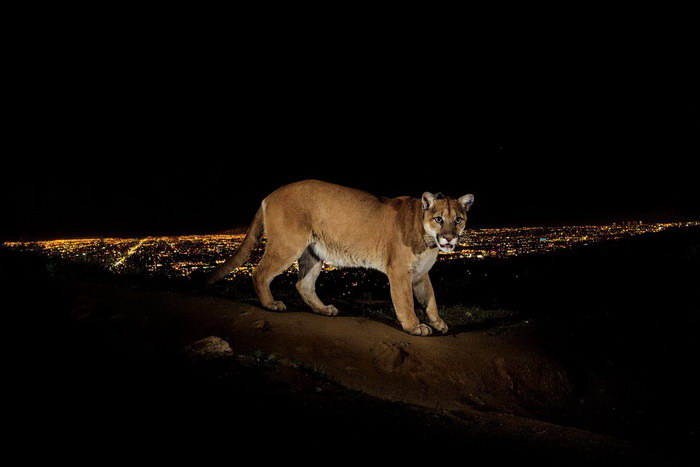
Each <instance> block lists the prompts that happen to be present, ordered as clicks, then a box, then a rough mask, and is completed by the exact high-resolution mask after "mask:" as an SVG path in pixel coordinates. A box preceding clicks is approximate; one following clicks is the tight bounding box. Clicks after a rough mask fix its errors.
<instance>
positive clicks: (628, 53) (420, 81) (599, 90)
mask: <svg viewBox="0 0 700 467" xmlns="http://www.w3.org/2000/svg"><path fill="white" fill-rule="evenodd" d="M321 42H322V41H321ZM555 42H556V41H555ZM213 43H217V42H216V41H214V40H211V41H210V40H209V38H200V39H199V40H198V41H195V42H194V43H190V42H187V41H182V42H179V41H174V40H168V41H164V40H162V38H158V37H156V38H150V37H143V36H141V37H140V38H139V40H135V39H134V40H131V41H127V40H123V38H121V39H120V40H117V39H114V40H111V39H106V38H105V37H100V38H99V40H87V39H86V38H85V37H84V36H76V37H73V38H72V39H69V40H68V41H67V42H65V43H62V45H61V46H60V47H59V46H50V45H45V44H44V45H43V46H42V47H40V48H39V50H38V53H37V54H35V55H33V56H32V60H31V64H32V65H31V67H27V68H25V70H26V71H24V72H22V73H20V74H19V76H18V79H17V81H18V82H21V86H20V87H18V92H17V95H18V96H19V101H20V102H19V105H18V106H17V107H15V108H13V111H14V115H15V118H14V123H13V125H11V126H10V128H9V129H10V132H11V133H14V135H15V137H17V138H18V140H19V143H20V144H18V145H16V146H15V147H14V149H12V150H11V151H10V152H11V155H8V156H9V157H8V160H7V161H5V162H4V164H6V165H5V168H6V169H7V170H5V172H4V177H3V178H4V179H5V182H4V184H3V191H6V193H3V199H4V203H5V205H6V209H4V211H5V213H4V217H5V222H3V225H2V232H1V233H0V235H1V236H2V237H3V238H27V239H29V238H54V237H62V236H83V235H90V236H92V235H144V234H158V233H189V232H216V231H220V230H223V229H227V228H231V227H234V226H239V225H243V224H246V223H247V222H248V221H249V220H250V218H251V217H252V215H253V214H254V212H255V210H256V207H257V205H258V203H259V202H260V200H261V199H262V198H263V197H264V196H265V195H266V194H267V193H269V192H270V191H272V190H274V189H275V188H277V187H278V186H280V185H281V184H284V183H287V182H290V181H294V180H301V179H305V178H318V179H323V180H328V181H333V182H337V183H342V184H346V185H349V186H353V187H357V188H363V189H366V190H369V191H371V192H373V193H375V194H377V195H383V196H398V195H413V196H416V197H417V196H420V194H421V193H422V192H423V191H426V190H431V191H442V192H444V193H445V194H448V195H453V196H460V195H462V194H465V193H468V192H472V193H474V194H475V196H476V202H475V205H474V209H473V213H472V216H471V219H470V222H471V225H472V226H474V227H477V226H486V225H522V224H531V225H532V224H556V223H578V222H608V221H613V220H624V219H648V220H664V219H687V218H690V219H698V218H700V206H699V204H698V186H697V185H698V177H697V168H696V167H695V163H696V161H697V159H698V155H699V154H700V150H699V149H700V147H699V146H700V145H699V144H698V136H699V133H700V119H699V116H698V112H697V103H698V94H697V90H696V88H695V84H696V80H695V78H697V76H695V75H693V74H692V72H691V69H692V65H693V63H692V62H693V60H694V58H691V56H690V55H685V54H684V52H683V51H682V49H678V48H666V47H664V45H663V44H662V45H654V46H652V45H649V44H646V43H639V44H638V45H639V47H638V48H635V47H629V46H625V47H622V46H620V47H615V46H614V45H611V44H606V45H605V46H600V47H596V46H592V47H593V49H590V48H588V45H587V46H586V47H584V46H562V47H561V48H553V47H548V48H547V49H545V50H539V49H538V52H537V53H534V52H532V50H529V49H527V48H526V47H523V48H520V49H516V48H515V46H512V47H509V48H507V49H508V53H502V52H503V51H501V52H497V51H492V50H488V51H487V50H482V51H480V53H475V52H474V51H473V49H470V51H462V52H461V54H460V53H459V50H455V48H451V49H450V50H449V51H448V50H440V51H436V50H432V49H431V50H426V49H422V50H421V49H409V50H405V51H403V52H397V51H396V50H398V49H396V50H395V49H392V50H391V53H389V52H390V51H389V50H384V49H382V50H379V51H376V50H375V51H374V52H373V53H360V52H359V51H358V50H364V51H365V52H368V51H369V50H371V48H366V47H362V45H360V46H357V44H342V45H338V46H337V47H333V46H328V47H327V48H323V47H320V46H318V44H316V43H313V42H309V44H315V45H314V46H313V47H308V48H304V49H296V48H294V47H292V46H291V45H288V44H286V43H284V42H282V43H271V44H262V45H258V46H256V47H255V48H250V47H245V46H244V47H241V46H240V45H239V46H237V47H227V46H225V45H219V46H210V45H211V44H213ZM204 45H207V47H204ZM589 45H590V44H589ZM357 47H360V49H357ZM670 50H672V51H673V52H670ZM6 152H7V151H6Z"/></svg>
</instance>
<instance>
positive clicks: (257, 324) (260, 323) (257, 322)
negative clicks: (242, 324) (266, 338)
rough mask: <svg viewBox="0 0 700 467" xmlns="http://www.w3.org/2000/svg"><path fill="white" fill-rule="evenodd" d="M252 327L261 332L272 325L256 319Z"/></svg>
mask: <svg viewBox="0 0 700 467" xmlns="http://www.w3.org/2000/svg"><path fill="white" fill-rule="evenodd" d="M250 327H251V328H253V329H260V330H263V329H269V328H270V325H269V324H268V323H267V321H265V320H264V319H262V318H260V319H256V320H255V321H253V322H252V323H251V325H250Z"/></svg>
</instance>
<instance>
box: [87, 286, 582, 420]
mask: <svg viewBox="0 0 700 467" xmlns="http://www.w3.org/2000/svg"><path fill="white" fill-rule="evenodd" d="M81 293H83V295H84V296H85V297H86V298H85V299H84V300H85V302H86V305H83V307H87V311H86V312H85V313H87V314H90V315H94V316H97V317H99V316H102V318H105V319H108V320H109V321H110V322H111V323H112V324H113V325H115V326H117V327H120V326H121V327H122V328H123V329H124V332H125V333H129V334H132V333H133V329H134V328H138V332H137V333H136V335H135V336H133V335H132V336H130V338H136V339H139V340H141V341H143V342H144V343H146V342H159V345H165V346H172V347H173V349H177V348H181V347H182V346H184V345H187V344H189V343H191V342H193V341H195V340H198V339H201V338H203V337H207V336H211V335H215V336H219V337H222V338H223V339H225V340H227V341H228V342H229V344H230V345H231V347H232V348H233V350H234V352H235V353H238V354H241V353H248V352H251V351H254V350H261V351H264V352H266V353H273V352H274V353H277V354H279V355H281V356H282V357H285V358H288V359H291V360H298V361H301V362H303V364H304V365H305V366H307V367H309V368H315V369H318V370H319V371H321V372H323V373H325V374H326V375H327V376H328V377H330V378H332V379H333V380H335V381H337V382H339V383H341V384H343V385H344V386H347V387H349V388H351V389H356V390H359V391H362V392H364V393H366V394H370V395H373V396H377V397H380V398H383V399H387V400H396V401H402V402H407V403H411V404H417V405H421V406H425V407H430V408H433V409H437V410H448V411H452V410H464V409H474V408H477V409H490V410H496V411H499V412H506V413H512V414H517V415H532V414H538V413H551V412H553V411H556V410H557V409H558V408H559V407H560V406H563V405H564V404H566V403H567V402H568V400H569V397H570V385H569V382H568V380H567V376H566V374H565V372H564V371H563V370H562V368H561V367H560V366H559V365H558V364H557V363H556V362H554V361H552V360H551V359H550V358H549V357H547V355H545V354H544V353H543V352H541V351H540V350H538V349H537V348H535V347H533V346H532V345H531V344H528V343H526V342H523V341H522V340H518V339H516V338H512V337H504V336H492V335H489V334H487V333H478V332H476V333H474V332H470V333H459V334H453V335H447V336H435V335H433V336H430V337H415V336H410V335H408V334H406V333H404V332H401V331H400V330H398V329H396V328H393V327H391V326H389V325H387V324H384V323H380V322H376V321H373V320H370V319H367V318H362V317H347V316H337V317H326V316H320V315H316V314H313V313H310V312H304V311H286V312H268V311H264V310H262V309H260V308H257V307H255V306H251V305H246V304H242V303H238V302H234V301H231V300H225V299H220V298H207V297H193V296H187V295H180V294H175V293H149V292H140V291H128V292H127V293H124V291H123V290H122V291H119V292H115V291H114V290H113V289H110V288H107V287H100V286H84V290H83V291H82V292H81ZM341 312H342V310H341ZM78 314H80V313H78ZM120 323H121V324H120Z"/></svg>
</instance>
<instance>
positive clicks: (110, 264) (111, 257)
mask: <svg viewBox="0 0 700 467" xmlns="http://www.w3.org/2000/svg"><path fill="white" fill-rule="evenodd" d="M698 225H700V222H675V223H654V224H651V223H642V222H627V223H620V224H611V225H587V226H564V227H519V228H490V229H468V230H466V231H465V233H464V234H463V236H462V238H461V241H460V248H459V249H457V251H454V252H451V253H441V254H440V255H439V257H438V260H439V261H455V260H463V261H478V260H482V259H484V258H503V257H509V256H522V255H531V254H541V253H547V252H551V251H554V250H559V249H565V248H571V247H573V246H578V245H590V244H594V243H598V242H601V241H606V240H617V239H621V238H624V237H630V236H634V235H640V234H645V233H654V232H661V231H663V230H666V229H669V228H682V227H691V226H698ZM243 238H244V235H186V236H178V237H146V238H141V239H138V238H86V239H67V240H50V241H41V242H6V243H4V246H5V247H9V248H14V249H22V250H24V251H32V252H37V253H41V254H44V255H46V256H48V257H50V258H57V259H62V260H67V261H76V262H90V263H92V264H96V265H98V266H100V267H104V268H105V269H108V270H112V271H114V272H116V273H123V272H138V273H146V274H153V275H159V276H165V277H189V276H190V275H191V274H192V273H194V272H195V271H199V272H204V273H209V272H211V271H213V270H214V268H216V267H217V266H218V265H219V264H221V263H222V262H224V261H225V260H226V258H228V257H229V256H231V255H233V253H235V251H236V249H237V248H238V246H239V245H240V243H241V242H242V241H243ZM261 243H262V245H261V246H260V247H258V248H256V250H255V251H254V252H253V254H252V256H251V258H250V260H249V261H248V262H246V263H245V264H244V265H243V266H241V267H240V268H238V269H237V270H235V271H233V273H232V274H231V275H229V276H228V279H232V278H234V277H236V276H239V275H250V274H252V272H253V270H254V269H255V265H256V264H257V263H258V261H259V260H260V256H261V255H262V253H263V251H264V250H263V248H264V239H263V241H262V242H261ZM325 267H326V269H333V266H331V265H326V266H325ZM295 268H296V265H293V266H292V267H291V268H290V270H292V271H293V270H295Z"/></svg>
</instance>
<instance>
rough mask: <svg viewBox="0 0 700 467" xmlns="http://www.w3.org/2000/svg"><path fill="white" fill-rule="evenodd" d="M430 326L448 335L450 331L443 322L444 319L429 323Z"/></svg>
mask: <svg viewBox="0 0 700 467" xmlns="http://www.w3.org/2000/svg"><path fill="white" fill-rule="evenodd" d="M428 324H429V325H430V326H432V328H433V329H435V330H436V331H439V332H441V333H443V334H446V333H447V330H448V329H449V328H448V327H447V324H445V321H443V320H442V319H438V320H437V321H429V322H428Z"/></svg>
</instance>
